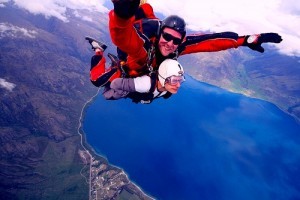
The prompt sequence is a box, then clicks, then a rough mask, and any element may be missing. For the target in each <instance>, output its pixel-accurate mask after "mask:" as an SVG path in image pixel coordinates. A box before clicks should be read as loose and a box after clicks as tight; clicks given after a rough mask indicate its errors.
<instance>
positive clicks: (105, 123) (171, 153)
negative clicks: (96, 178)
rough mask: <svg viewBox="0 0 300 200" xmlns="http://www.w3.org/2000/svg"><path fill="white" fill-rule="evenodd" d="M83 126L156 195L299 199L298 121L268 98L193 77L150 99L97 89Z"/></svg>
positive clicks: (190, 199) (206, 199) (189, 199)
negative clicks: (112, 97)
mask: <svg viewBox="0 0 300 200" xmlns="http://www.w3.org/2000/svg"><path fill="white" fill-rule="evenodd" d="M84 131H85V133H86V135H87V142H88V143H89V144H90V145H91V146H92V147H93V148H94V149H95V150H96V151H97V152H98V153H99V154H101V155H104V156H105V157H106V158H107V159H108V161H109V162H110V163H111V164H113V165H116V166H119V167H120V168H123V169H124V171H125V172H126V173H127V174H128V176H129V178H130V179H131V180H132V181H133V182H135V183H136V184H137V185H138V186H140V187H141V188H142V189H143V191H144V192H146V193H147V194H149V195H150V196H153V197H155V198H156V199H162V200H177V199H178V200H194V199H195V200H198V199H202V200H214V199H216V200H241V199H242V200H253V199H259V200H267V199H270V200H277V199H278V200H279V199H280V200H281V199H282V200H289V199H290V200H292V199H293V200H296V199H300V125H299V124H298V123H296V121H295V120H294V119H293V118H292V117H291V116H289V115H287V114H285V113H284V112H282V111H281V110H279V109H278V108H277V107H276V106H274V105H273V104H270V103H268V102H265V101H261V100H257V99H253V98H248V97H245V96H243V95H239V94H234V93H230V92H228V91H225V90H223V89H220V88H217V87H214V86H211V85H207V84H205V83H201V82H198V81H196V80H194V79H192V78H190V77H187V81H186V82H185V83H184V84H183V85H182V88H181V89H180V91H179V93H178V94H176V95H173V96H172V97H171V98H170V99H168V100H165V99H158V100H155V101H154V102H153V103H152V104H150V105H142V104H134V103H131V101H130V100H129V99H125V100H119V101H106V100H104V98H103V97H102V96H101V95H99V96H98V98H97V99H96V101H95V102H94V103H93V104H92V105H91V106H90V107H88V108H87V110H86V117H85V120H84Z"/></svg>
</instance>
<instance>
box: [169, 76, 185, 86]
mask: <svg viewBox="0 0 300 200" xmlns="http://www.w3.org/2000/svg"><path fill="white" fill-rule="evenodd" d="M184 81H185V78H184V76H174V75H173V76H170V77H168V78H166V79H165V83H169V84H170V85H177V83H180V84H181V83H183V82H184Z"/></svg>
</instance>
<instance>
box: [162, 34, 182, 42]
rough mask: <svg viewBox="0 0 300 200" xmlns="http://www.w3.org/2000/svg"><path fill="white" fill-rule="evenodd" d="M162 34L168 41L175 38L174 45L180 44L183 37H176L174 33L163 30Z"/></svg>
mask: <svg viewBox="0 0 300 200" xmlns="http://www.w3.org/2000/svg"><path fill="white" fill-rule="evenodd" d="M161 36H162V37H163V38H164V40H166V41H167V42H170V41H171V40H173V44H174V45H179V44H180V43H181V42H182V39H181V38H177V37H174V36H173V35H171V34H169V33H166V32H162V34H161Z"/></svg>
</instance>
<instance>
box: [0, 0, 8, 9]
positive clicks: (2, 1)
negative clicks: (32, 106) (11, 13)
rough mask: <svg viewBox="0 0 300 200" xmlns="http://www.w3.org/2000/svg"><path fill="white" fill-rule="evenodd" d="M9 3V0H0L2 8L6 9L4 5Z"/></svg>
mask: <svg viewBox="0 0 300 200" xmlns="http://www.w3.org/2000/svg"><path fill="white" fill-rule="evenodd" d="M7 2H9V0H0V8H1V7H5V5H4V3H7Z"/></svg>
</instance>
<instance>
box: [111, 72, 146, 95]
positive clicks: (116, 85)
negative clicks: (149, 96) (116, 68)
mask: <svg viewBox="0 0 300 200" xmlns="http://www.w3.org/2000/svg"><path fill="white" fill-rule="evenodd" d="M110 87H111V89H113V90H115V91H126V92H139V93H147V92H149V90H150V88H151V79H150V77H149V76H147V75H144V76H141V77H136V78H117V79H115V80H113V81H112V83H111V85H110Z"/></svg>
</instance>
